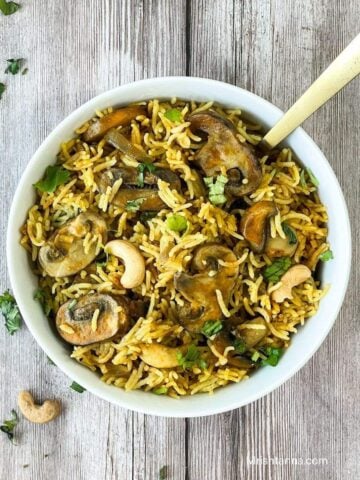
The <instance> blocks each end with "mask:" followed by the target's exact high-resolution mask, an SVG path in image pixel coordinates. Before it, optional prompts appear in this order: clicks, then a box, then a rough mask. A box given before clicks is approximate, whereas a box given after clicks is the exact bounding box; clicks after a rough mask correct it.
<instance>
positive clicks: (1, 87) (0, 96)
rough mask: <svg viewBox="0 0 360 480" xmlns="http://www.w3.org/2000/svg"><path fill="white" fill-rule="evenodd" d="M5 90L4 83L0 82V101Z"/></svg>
mask: <svg viewBox="0 0 360 480" xmlns="http://www.w3.org/2000/svg"><path fill="white" fill-rule="evenodd" d="M5 90H6V85H5V83H1V82H0V100H1V98H2V96H3V93H4V92H5Z"/></svg>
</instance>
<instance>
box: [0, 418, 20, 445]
mask: <svg viewBox="0 0 360 480" xmlns="http://www.w3.org/2000/svg"><path fill="white" fill-rule="evenodd" d="M11 416H12V418H11V420H4V423H3V425H1V426H0V430H1V431H2V432H4V433H5V434H6V435H7V437H8V439H9V440H10V441H11V442H12V443H14V429H15V427H16V425H17V424H18V423H19V418H18V416H17V413H16V412H15V410H11Z"/></svg>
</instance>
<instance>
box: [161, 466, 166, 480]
mask: <svg viewBox="0 0 360 480" xmlns="http://www.w3.org/2000/svg"><path fill="white" fill-rule="evenodd" d="M167 470H168V467H167V465H163V466H162V467H161V468H160V470H159V480H166V479H167Z"/></svg>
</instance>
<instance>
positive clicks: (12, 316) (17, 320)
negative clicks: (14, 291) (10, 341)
mask: <svg viewBox="0 0 360 480" xmlns="http://www.w3.org/2000/svg"><path fill="white" fill-rule="evenodd" d="M0 312H1V313H2V314H3V315H4V318H5V327H6V329H7V331H8V332H9V333H10V335H13V334H14V333H15V332H17V331H18V330H19V329H20V327H21V322H22V318H21V314H20V311H19V307H18V306H17V304H16V301H15V298H14V297H13V296H12V295H11V294H10V293H9V292H4V293H3V295H0Z"/></svg>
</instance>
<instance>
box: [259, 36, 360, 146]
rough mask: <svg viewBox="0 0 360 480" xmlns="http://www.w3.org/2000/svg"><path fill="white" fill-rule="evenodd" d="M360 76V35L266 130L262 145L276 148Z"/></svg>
mask: <svg viewBox="0 0 360 480" xmlns="http://www.w3.org/2000/svg"><path fill="white" fill-rule="evenodd" d="M359 73H360V34H359V35H358V36H357V37H355V38H354V40H353V41H352V42H351V43H350V44H349V45H348V46H347V47H346V48H345V50H343V51H342V52H341V53H340V55H339V56H338V57H336V58H335V60H334V61H333V62H332V63H331V64H330V65H329V66H328V68H327V69H326V70H325V71H324V72H323V73H322V74H321V75H320V77H319V78H318V79H317V80H315V82H314V83H313V84H312V85H311V86H310V87H309V88H308V89H307V90H306V92H305V93H304V94H303V95H302V96H301V97H300V98H299V100H298V101H297V102H295V103H294V105H293V106H292V107H291V108H290V109H289V110H288V111H287V112H286V113H285V115H284V116H283V117H282V118H281V119H280V120H279V121H278V123H276V125H275V126H274V127H273V128H272V129H271V130H269V132H268V133H267V134H266V135H265V137H264V138H263V144H264V146H265V147H266V148H268V149H271V148H274V147H275V146H276V145H278V144H279V143H280V142H281V140H283V139H284V138H285V137H287V136H288V135H289V134H290V133H291V132H292V131H293V130H295V128H296V127H298V126H299V125H301V123H302V122H303V121H304V120H306V119H307V118H308V117H309V116H310V115H312V114H313V113H314V112H315V111H316V110H317V109H318V108H320V107H321V106H322V105H323V104H324V103H325V102H327V101H328V100H329V99H330V98H331V97H333V96H334V95H335V94H336V93H337V92H338V91H339V90H341V89H342V88H343V87H344V86H345V85H346V84H347V83H349V82H350V81H351V80H352V79H353V78H355V77H356V76H357V75H359Z"/></svg>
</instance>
